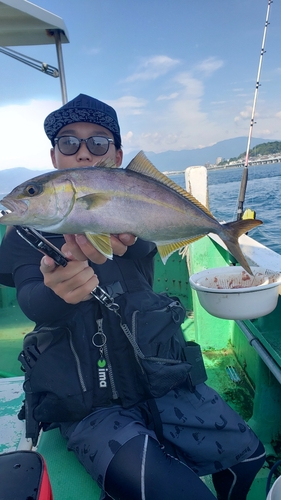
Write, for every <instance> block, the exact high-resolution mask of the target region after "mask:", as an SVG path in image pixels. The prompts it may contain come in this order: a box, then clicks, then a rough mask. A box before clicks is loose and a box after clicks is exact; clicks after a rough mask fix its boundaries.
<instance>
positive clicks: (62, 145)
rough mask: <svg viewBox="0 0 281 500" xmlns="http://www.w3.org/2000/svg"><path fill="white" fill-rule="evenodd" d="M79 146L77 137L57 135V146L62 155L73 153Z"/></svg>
mask: <svg viewBox="0 0 281 500" xmlns="http://www.w3.org/2000/svg"><path fill="white" fill-rule="evenodd" d="M79 146H80V141H79V139H77V137H72V136H68V137H59V140H58V148H59V150H60V152H61V153H62V154H64V155H74V154H75V153H76V152H77V151H78V149H79Z"/></svg>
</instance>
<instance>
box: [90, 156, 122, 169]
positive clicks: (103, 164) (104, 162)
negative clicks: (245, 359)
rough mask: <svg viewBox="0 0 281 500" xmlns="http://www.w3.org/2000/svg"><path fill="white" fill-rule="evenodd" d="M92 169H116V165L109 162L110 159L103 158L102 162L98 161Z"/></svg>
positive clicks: (111, 161)
mask: <svg viewBox="0 0 281 500" xmlns="http://www.w3.org/2000/svg"><path fill="white" fill-rule="evenodd" d="M93 167H107V168H118V167H117V165H116V163H115V162H114V161H113V160H111V158H105V159H104V160H100V161H98V162H97V163H95V164H94V165H93Z"/></svg>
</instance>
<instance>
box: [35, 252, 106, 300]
mask: <svg viewBox="0 0 281 500" xmlns="http://www.w3.org/2000/svg"><path fill="white" fill-rule="evenodd" d="M40 271H41V272H42V274H43V276H44V283H45V285H46V286H47V287H49V288H51V289H52V290H53V292H55V293H56V294H57V295H58V296H59V297H60V298H61V299H63V300H64V301H65V302H67V303H69V304H78V303H79V302H82V301H84V300H89V299H91V298H92V295H90V292H91V291H92V290H94V288H96V286H97V285H98V284H99V280H98V277H97V276H96V274H95V273H94V271H93V269H92V268H91V267H90V266H89V265H88V262H87V261H86V260H84V261H78V260H72V261H70V262H68V264H67V265H66V267H62V266H57V265H56V264H55V262H54V260H53V259H51V257H48V256H46V255H45V256H44V257H43V258H42V260H41V266H40Z"/></svg>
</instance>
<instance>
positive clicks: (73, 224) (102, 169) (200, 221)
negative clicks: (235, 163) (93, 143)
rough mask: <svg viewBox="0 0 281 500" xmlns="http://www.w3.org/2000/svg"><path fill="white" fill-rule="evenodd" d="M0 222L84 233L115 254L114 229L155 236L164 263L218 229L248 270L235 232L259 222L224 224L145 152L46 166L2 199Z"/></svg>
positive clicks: (146, 237) (108, 253)
mask: <svg viewBox="0 0 281 500" xmlns="http://www.w3.org/2000/svg"><path fill="white" fill-rule="evenodd" d="M1 203H2V205H4V207H6V208H7V209H8V212H6V213H5V215H4V216H2V217H1V218H0V224H4V225H7V226H11V225H20V226H27V227H31V228H34V229H37V230H41V231H47V232H50V233H58V234H85V236H86V237H87V238H88V240H89V241H90V242H91V243H92V245H94V247H95V248H96V249H97V250H99V252H101V253H102V254H103V255H104V256H105V257H107V258H109V259H112V258H113V252H112V247H111V243H110V234H121V233H130V234H133V235H135V236H136V237H138V238H141V239H143V240H147V241H151V242H154V243H155V245H156V246H157V249H158V252H159V254H160V257H161V259H162V261H163V263H164V264H165V263H166V262H167V259H168V258H169V257H170V256H171V255H172V254H173V253H174V252H176V251H180V250H183V249H185V248H187V245H189V244H190V243H192V242H193V241H196V240H198V239H199V238H202V237H203V236H205V235H207V234H209V233H215V234H217V235H218V236H219V237H220V238H221V239H222V240H223V242H224V243H225V245H226V247H227V248H228V250H229V252H230V253H231V254H232V255H233V256H234V257H235V259H236V260H237V261H238V262H239V263H240V265H241V266H242V267H243V268H244V269H245V270H246V271H247V272H248V273H250V274H252V272H251V268H250V266H249V264H248V262H247V261H246V258H245V257H244V255H243V253H242V251H241V248H240V246H239V242H238V238H239V237H240V236H241V235H242V234H244V233H246V232H248V231H250V230H251V229H253V228H255V227H257V226H258V225H260V224H262V221H260V220H255V219H248V220H239V221H233V222H227V223H220V222H219V221H218V220H217V219H216V218H215V217H214V216H213V215H212V213H211V212H210V211H209V210H208V209H207V208H206V207H205V206H204V205H202V204H201V203H200V202H199V201H198V200H196V198H194V197H193V196H192V195H191V194H190V193H188V192H187V191H185V190H184V189H183V188H181V187H180V186H178V185H177V184H176V183H175V182H174V181H172V180H171V179H169V178H168V177H167V176H166V175H165V174H163V173H161V172H160V171H159V170H157V169H156V167H155V166H154V165H153V164H152V163H151V162H150V160H149V159H148V158H147V157H146V156H145V154H144V153H143V151H140V152H139V153H138V154H137V155H136V156H135V158H133V160H132V161H131V162H130V163H129V165H128V166H127V167H126V168H117V167H116V165H114V163H113V162H112V160H108V159H107V160H103V161H101V162H99V163H98V164H96V165H95V166H92V167H77V168H76V167H75V168H71V169H65V170H56V171H52V172H48V173H45V174H42V175H39V176H37V177H34V178H32V179H30V180H27V181H25V182H23V183H22V184H20V185H19V186H17V187H15V188H14V189H13V190H12V191H11V193H10V194H8V195H6V196H5V197H4V198H3V199H2V200H1Z"/></svg>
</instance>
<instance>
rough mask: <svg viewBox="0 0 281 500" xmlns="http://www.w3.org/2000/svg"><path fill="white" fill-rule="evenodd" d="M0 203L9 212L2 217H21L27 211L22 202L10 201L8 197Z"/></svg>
mask: <svg viewBox="0 0 281 500" xmlns="http://www.w3.org/2000/svg"><path fill="white" fill-rule="evenodd" d="M0 203H1V204H2V205H3V206H4V207H6V208H7V209H8V210H9V212H7V213H5V214H4V215H3V217H5V218H6V217H8V218H10V216H13V215H17V216H19V217H21V216H22V215H23V214H24V213H25V212H26V211H27V208H28V207H27V205H26V203H25V202H24V201H21V200H16V201H15V200H11V199H10V198H8V197H5V198H3V200H0Z"/></svg>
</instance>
